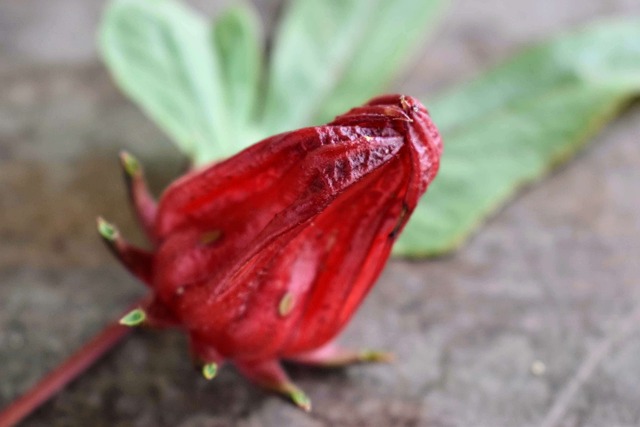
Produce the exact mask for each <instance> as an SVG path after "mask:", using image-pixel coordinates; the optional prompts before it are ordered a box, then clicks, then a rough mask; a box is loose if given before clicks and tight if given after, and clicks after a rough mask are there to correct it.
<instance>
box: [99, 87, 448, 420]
mask: <svg viewBox="0 0 640 427" xmlns="http://www.w3.org/2000/svg"><path fill="white" fill-rule="evenodd" d="M441 151H442V145H441V141H440V136H439V134H438V131H437V129H436V127H435V126H434V125H433V123H432V122H431V120H430V117H429V115H428V113H427V111H426V109H425V108H424V107H423V106H422V105H421V104H420V103H419V102H418V101H417V100H415V99H413V98H410V97H406V96H399V95H387V96H383V97H379V98H375V99H373V100H371V101H370V102H369V103H367V104H365V105H364V106H362V107H358V108H354V109H352V110H351V111H349V112H347V113H346V114H344V115H342V116H339V117H337V118H336V119H335V120H334V121H333V122H331V123H329V124H328V125H325V126H317V127H309V128H304V129H300V130H296V131H292V132H287V133H283V134H280V135H276V136H273V137H270V138H267V139H265V140H263V141H261V142H259V143H257V144H255V145H253V146H252V147H249V148H247V149H246V150H244V151H242V152H240V153H239V154H237V155H235V156H233V157H231V158H229V159H227V160H225V161H222V162H220V163H217V164H214V165H212V166H210V167H208V168H205V169H202V170H196V171H193V172H191V173H188V174H187V175H185V176H184V177H182V178H180V179H178V180H177V181H176V182H174V183H173V184H172V185H171V186H170V187H169V188H168V189H167V190H166V191H165V192H164V194H163V195H162V198H161V200H160V203H159V205H158V206H156V204H155V202H154V201H153V199H152V198H151V197H150V196H149V193H148V191H147V189H146V185H145V184H144V178H143V175H142V169H141V168H140V166H139V165H138V163H137V162H136V161H135V159H133V158H132V157H131V156H130V155H128V154H123V155H122V158H121V160H122V163H123V166H124V171H125V176H126V178H127V182H128V185H129V189H130V196H131V199H132V202H133V205H134V206H135V208H136V212H137V213H138V218H139V219H140V221H141V222H142V225H143V227H144V230H145V231H146V232H147V234H148V236H149V238H150V240H151V242H153V244H154V250H153V252H147V251H144V250H141V249H138V248H135V247H132V246H131V245H129V244H128V243H126V242H125V241H124V240H122V238H121V237H120V235H119V233H118V231H117V230H116V229H115V228H114V227H113V226H111V225H110V224H108V223H106V222H104V221H103V220H100V222H99V230H100V232H101V234H102V236H103V237H104V239H105V241H106V242H107V243H108V245H109V247H110V248H111V249H112V250H113V251H114V252H115V253H116V254H117V256H118V257H119V258H120V260H121V261H122V262H123V263H124V264H125V265H126V266H127V267H128V268H129V269H130V270H131V271H132V272H133V273H134V274H135V275H136V276H137V277H139V278H140V279H141V280H142V281H143V282H145V283H146V284H147V285H148V286H149V288H150V289H151V295H150V297H149V303H148V304H147V305H146V306H143V307H140V308H139V309H137V310H136V311H135V312H132V313H130V315H128V316H125V318H123V321H122V323H123V324H127V325H137V324H146V325H149V326H152V327H153V326H177V327H180V328H182V329H183V330H184V331H185V332H186V333H187V334H188V336H189V338H190V343H191V350H192V353H193V355H194V357H195V358H196V359H197V360H199V361H200V363H202V364H203V374H204V375H205V377H207V378H213V376H215V373H216V372H217V369H218V367H219V366H220V365H221V364H222V363H223V362H224V361H230V362H233V363H234V364H235V365H236V367H237V368H238V369H239V370H240V371H241V372H242V373H243V374H244V375H245V376H247V377H248V378H249V379H251V380H253V381H254V382H256V383H258V384H260V385H263V386H265V387H268V388H270V389H273V390H276V391H279V392H281V393H284V394H287V395H288V396H290V397H291V399H293V400H294V402H295V403H297V404H298V405H299V406H301V407H302V408H304V409H309V408H310V404H309V401H308V399H307V398H306V396H305V395H304V394H303V393H302V392H301V391H300V390H299V389H298V388H297V387H296V386H295V385H293V384H292V383H291V381H290V380H289V379H288V377H287V376H286V374H285V373H284V371H283V370H282V368H281V366H280V361H281V360H292V361H298V362H301V363H311V364H324V365H339V364H345V363H350V362H358V361H375V360H385V359H386V358H387V357H388V356H387V355H386V354H384V353H376V352H366V351H364V352H363V351H353V350H347V349H343V348H340V347H338V346H337V345H335V344H334V342H333V340H334V338H335V336H336V335H337V334H338V332H340V330H341V329H342V328H343V327H344V326H345V324H346V323H347V322H348V320H349V319H350V318H351V316H352V315H353V313H354V311H355V310H356V308H357V307H358V306H359V305H360V303H361V302H362V300H363V298H364V297H365V295H366V294H367V292H368V291H369V290H370V289H371V286H372V285H373V284H374V282H375V280H376V279H377V277H378V276H379V274H380V272H381V270H382V268H383V266H384V264H385V261H386V260H387V258H388V257H389V254H390V251H391V247H392V245H393V243H394V241H395V240H396V238H397V236H398V234H399V233H400V232H401V231H402V229H403V227H404V226H405V224H406V222H407V220H408V219H409V216H410V215H411V213H412V212H413V210H414V209H415V207H416V204H417V203H418V199H419V198H420V196H421V195H422V194H423V193H424V192H425V191H426V189H427V186H428V185H429V183H430V182H431V181H432V180H433V178H434V177H435V175H436V172H437V170H438V166H439V160H440V154H441Z"/></svg>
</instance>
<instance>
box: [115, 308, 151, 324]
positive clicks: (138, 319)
mask: <svg viewBox="0 0 640 427" xmlns="http://www.w3.org/2000/svg"><path fill="white" fill-rule="evenodd" d="M146 319H147V314H146V313H145V312H144V310H143V309H141V308H136V309H134V310H131V311H130V312H128V313H127V314H125V315H124V316H123V317H122V319H120V322H119V323H120V324H121V325H123V326H139V325H141V324H142V323H144V321H145V320H146Z"/></svg>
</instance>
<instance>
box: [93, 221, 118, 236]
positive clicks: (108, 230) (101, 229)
mask: <svg viewBox="0 0 640 427" xmlns="http://www.w3.org/2000/svg"><path fill="white" fill-rule="evenodd" d="M98 233H100V235H101V236H102V237H103V238H104V239H106V240H109V241H110V242H113V241H114V240H116V239H117V238H118V229H117V228H116V227H115V226H114V225H113V224H111V223H109V222H107V221H105V220H104V218H102V217H98Z"/></svg>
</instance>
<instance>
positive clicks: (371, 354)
mask: <svg viewBox="0 0 640 427" xmlns="http://www.w3.org/2000/svg"><path fill="white" fill-rule="evenodd" d="M393 359H394V356H393V354H392V353H389V352H386V351H378V350H362V351H361V352H360V360H361V361H362V362H374V363H375V362H381V363H389V362H392V361H393Z"/></svg>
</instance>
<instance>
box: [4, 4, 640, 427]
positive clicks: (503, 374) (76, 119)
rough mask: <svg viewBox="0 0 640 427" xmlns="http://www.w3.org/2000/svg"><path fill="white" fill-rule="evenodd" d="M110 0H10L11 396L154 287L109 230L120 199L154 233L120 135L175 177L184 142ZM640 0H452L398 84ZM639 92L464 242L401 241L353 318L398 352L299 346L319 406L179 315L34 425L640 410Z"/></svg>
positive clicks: (456, 418) (437, 421)
mask: <svg viewBox="0 0 640 427" xmlns="http://www.w3.org/2000/svg"><path fill="white" fill-rule="evenodd" d="M192 3H194V2H192ZM198 3H199V6H200V7H201V8H202V9H203V10H206V11H208V12H212V13H213V12H215V10H217V7H215V5H214V6H212V5H211V3H213V2H212V1H211V2H207V1H205V0H200V1H199V2H198ZM265 4H266V3H265ZM101 7H102V1H95V0H94V1H93V2H87V1H86V0H56V1H52V0H21V1H20V2H17V1H13V0H0V407H2V406H4V405H6V404H7V403H8V402H9V401H11V400H12V399H13V398H14V397H16V396H17V395H18V394H20V393H21V392H23V391H25V390H26V389H27V388H28V387H29V386H30V385H32V384H33V383H34V382H35V381H36V380H37V379H38V378H39V377H41V376H42V375H43V374H44V373H45V372H47V371H49V370H50V369H51V368H53V367H54V366H55V365H56V364H57V363H59V362H60V361H62V360H63V359H64V358H65V356H67V355H69V354H70V353H71V352H72V351H73V350H74V349H75V348H77V347H78V346H79V345H80V344H81V343H83V342H84V341H85V340H86V339H88V338H89V337H90V336H91V335H92V334H93V333H94V332H96V331H97V330H99V329H100V328H101V326H102V325H104V324H105V323H106V322H107V321H109V320H110V319H112V318H113V317H114V316H116V315H117V314H118V313H119V312H120V311H121V310H122V309H123V308H124V307H125V306H126V305H127V304H128V302H130V301H131V300H133V299H134V298H135V297H136V296H137V295H140V294H141V292H142V287H141V286H140V285H139V284H137V283H136V282H135V281H134V280H133V279H132V278H131V277H130V276H129V275H128V274H127V273H126V272H125V271H124V270H123V269H122V268H121V267H120V266H119V265H118V264H117V263H116V262H115V261H114V260H113V259H112V257H111V256H110V254H109V253H107V251H106V250H105V249H104V248H103V247H102V245H101V242H100V241H99V239H98V238H97V237H96V233H95V230H94V218H95V216H96V215H97V214H102V215H105V216H106V217H107V218H109V219H110V220H113V221H114V222H116V223H117V224H119V225H120V226H121V228H122V230H123V232H124V233H126V235H128V236H134V238H137V239H139V238H140V235H139V234H137V232H136V231H135V225H134V223H133V220H132V218H131V216H130V213H129V211H128V208H127V205H126V201H125V193H124V189H123V185H122V182H121V179H120V178H121V177H120V173H119V170H118V164H117V159H116V153H117V151H118V150H119V149H121V148H127V149H129V150H131V151H133V152H134V153H136V154H137V155H138V157H139V158H140V159H142V160H143V161H144V163H145V164H146V165H147V169H148V170H149V174H150V178H151V181H152V183H153V186H154V187H155V189H156V190H160V189H161V188H162V187H163V186H164V185H165V184H166V183H167V182H169V181H170V180H171V179H172V177H174V176H176V174H178V172H179V170H180V168H181V167H182V164H183V163H182V162H183V160H182V159H181V158H179V156H177V154H176V152H175V150H174V149H173V148H172V147H171V145H170V144H169V143H168V142H167V140H166V139H165V137H163V136H162V135H161V134H160V132H159V131H158V130H157V129H156V128H155V127H154V125H153V124H151V123H150V122H149V121H148V120H147V119H146V118H145V117H144V116H143V115H142V114H141V113H140V112H139V111H138V110H137V109H136V108H135V107H134V106H132V105H131V104H130V103H129V102H128V101H127V100H126V99H124V97H123V96H122V95H121V94H120V93H119V92H118V91H117V90H116V88H115V87H114V86H113V84H112V83H111V81H110V79H109V77H108V75H107V73H106V72H105V70H104V69H103V67H102V66H101V65H100V62H99V60H98V58H97V55H96V51H95V48H94V44H95V43H94V31H95V26H96V22H97V19H98V17H99V13H100V9H101ZM265 9H269V8H265ZM265 13H267V15H268V11H267V12H265ZM628 14H640V3H638V1H637V0H540V1H538V2H530V1H527V0H510V1H508V2H505V1H501V0H485V1H482V2H479V1H477V0H458V1H454V7H453V8H452V10H451V11H450V13H449V14H448V16H447V17H446V19H445V20H444V23H443V25H442V26H441V27H440V30H439V31H437V33H436V34H435V36H434V37H433V38H432V40H431V42H430V43H429V44H428V45H426V46H425V48H424V54H423V55H422V56H421V58H419V60H418V62H417V63H416V65H415V66H413V67H412V68H411V69H410V74H409V76H408V78H407V79H406V80H403V81H402V82H399V83H398V87H399V88H400V90H403V91H405V92H408V93H411V94H421V93H435V92H436V91H437V90H440V89H442V88H445V87H447V86H448V85H450V84H454V83H455V82H458V81H462V80H464V79H467V78H469V77H471V76H473V75H475V74H476V73H478V72H480V71H481V70H482V69H484V68H486V67H487V66H489V65H490V64H492V63H495V62H496V61H498V60H499V59H501V58H504V57H506V56H508V55H509V54H512V53H514V52H516V51H518V50H519V49H521V48H522V47H524V46H526V45H528V44H530V43H532V42H534V41H536V40H540V39H543V38H545V37H547V36H548V35H550V34H553V33H556V32H558V31H561V30H563V29H566V28H569V27H573V26H577V25H580V24H583V23H587V22H591V21H593V20H594V19H598V18H602V17H606V16H620V15H628ZM268 16H269V15H268ZM639 107H640V106H639V105H638V104H637V103H636V104H635V105H632V106H631V107H630V108H629V109H628V110H627V111H625V112H624V113H623V114H622V116H621V117H620V118H619V119H617V120H615V122H614V123H613V124H612V125H611V126H609V127H607V129H606V130H605V131H604V132H603V133H602V134H601V135H600V136H598V137H597V138H595V140H594V141H593V144H592V145H591V146H590V147H589V148H587V150H586V151H585V152H583V154H581V155H580V156H579V157H578V158H577V159H576V160H575V161H573V162H571V163H570V164H569V165H568V166H566V167H564V168H562V169H561V170H560V171H558V172H557V173H555V174H554V175H553V176H551V177H550V178H548V179H546V180H545V181H544V182H542V183H541V184H539V185H537V186H535V187H534V188H532V189H529V190H527V191H526V192H525V193H524V194H522V195H521V196H519V197H518V198H517V199H516V200H514V201H512V202H511V203H510V204H509V205H508V206H507V207H506V208H505V209H503V210H502V211H501V212H500V213H499V214H497V215H496V216H495V217H494V218H493V219H492V220H491V221H490V222H489V224H487V225H486V226H485V227H483V228H482V230H481V231H480V232H479V233H478V234H477V235H476V236H475V238H473V239H472V240H471V241H470V242H469V243H468V244H467V245H466V246H465V247H464V248H463V249H462V250H460V251H459V252H457V253H456V254H454V255H452V256H450V257H446V258H444V259H439V260H432V261H423V262H405V261H393V262H391V263H390V264H389V265H388V267H387V269H386V271H385V273H384V275H383V277H382V278H381V280H380V281H379V283H378V285H377V287H376V288H375V289H374V290H373V292H372V294H371V295H370V297H369V298H368V300H367V301H366V303H365V304H364V306H363V307H362V309H361V310H360V312H359V313H358V315H357V316H356V318H355V320H354V321H353V322H352V324H351V325H350V327H349V328H348V330H347V331H346V333H345V334H344V336H343V340H344V342H347V343H349V344H350V345H353V346H367V347H377V348H384V349H391V350H393V351H395V352H396V354H397V361H396V363H394V364H393V365H390V366H383V365H377V366H358V367H352V368H348V369H345V370H339V371H318V370H309V369H303V368H298V367H292V368H291V369H290V372H291V373H292V376H293V378H294V379H295V381H297V383H298V384H299V385H300V386H301V387H302V388H303V389H304V390H306V391H307V392H308V394H309V395H310V397H311V399H312V400H313V403H314V408H315V409H314V412H313V413H312V414H311V415H307V414H304V413H302V412H301V411H299V410H297V409H295V408H294V407H293V406H291V405H288V404H286V403H285V402H284V401H282V400H281V399H279V398H277V397H275V396H273V395H270V394H267V393H264V392H263V391H261V390H259V389H257V388H256V387H253V386H251V385H250V384H248V383H247V382H246V381H245V380H244V379H242V378H241V377H240V376H239V375H237V374H236V373H235V372H234V371H233V370H232V369H225V370H223V371H222V372H221V373H220V375H219V377H218V378H217V379H216V380H215V381H213V382H211V383H207V382H206V381H205V380H204V379H202V378H201V377H200V376H199V375H198V374H197V373H196V372H194V370H193V368H192V366H191V364H190V361H189V357H188V354H187V350H186V346H185V340H184V338H183V337H182V336H180V335H179V334H176V333H171V332H139V333H135V334H134V335H133V336H132V337H131V338H130V339H128V340H127V341H126V342H125V343H124V344H123V345H121V346H119V347H118V348H117V349H116V350H115V351H113V352H111V353H110V354H109V356H108V357H106V358H105V359H104V360H102V361H101V362H100V363H98V364H97V365H96V366H95V367H93V368H92V369H91V370H90V371H89V372H87V373H86V374H85V375H83V376H82V377H81V378H80V379H79V380H78V381H76V382H75V383H74V384H73V385H72V386H71V387H69V388H68V389H67V390H65V391H64V392H62V393H61V394H60V395H59V396H57V397H56V398H55V399H54V400H53V401H51V402H50V403H48V404H46V405H45V406H44V407H43V408H42V409H41V410H39V411H38V412H37V413H36V414H35V415H34V416H32V417H31V418H29V420H28V421H27V422H25V423H24V425H25V426H29V427H38V426H89V425H90V426H96V427H100V426H105V427H106V426H109V427H114V426H123V427H124V426H137V427H161V426H172V427H173V426H178V427H222V426H242V427H258V426H265V427H266V426H269V427H271V426H273V427H276V426H302V427H305V426H314V427H315V426H425V427H426V426H434V427H445V426H446V427H453V426H456V427H457V426H473V427H481V426H486V427H501V426H505V427H507V426H509V427H514V426H515V427H525V426H536V427H538V426H539V427H574V426H591V427H603V426H607V427H623V426H624V427H631V426H640V405H639V404H638V402H640V262H638V258H639V256H640V197H638V191H639V189H640V108H639Z"/></svg>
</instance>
